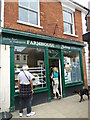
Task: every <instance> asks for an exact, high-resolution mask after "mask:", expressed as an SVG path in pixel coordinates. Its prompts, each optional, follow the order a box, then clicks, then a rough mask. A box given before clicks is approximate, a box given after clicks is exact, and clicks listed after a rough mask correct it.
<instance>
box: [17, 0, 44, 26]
mask: <svg viewBox="0 0 90 120" xmlns="http://www.w3.org/2000/svg"><path fill="white" fill-rule="evenodd" d="M19 7H22V8H24V9H28V10H30V11H34V12H37V14H38V19H37V21H38V23H37V25H36V24H32V23H29V22H24V21H21V20H17V23H20V24H25V25H29V26H33V27H38V28H43V27H42V26H40V1H39V0H38V10H37V11H36V10H34V9H31V8H28V7H25V6H22V5H20V4H19Z"/></svg>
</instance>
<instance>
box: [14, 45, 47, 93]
mask: <svg viewBox="0 0 90 120" xmlns="http://www.w3.org/2000/svg"><path fill="white" fill-rule="evenodd" d="M44 55H45V53H44V49H41V48H28V47H18V46H15V92H18V80H17V75H18V73H19V72H20V71H21V70H22V66H23V65H24V64H27V65H28V66H29V69H28V71H29V72H30V73H32V75H33V76H34V78H33V87H34V89H38V88H43V87H46V71H45V60H44V59H45V56H44Z"/></svg>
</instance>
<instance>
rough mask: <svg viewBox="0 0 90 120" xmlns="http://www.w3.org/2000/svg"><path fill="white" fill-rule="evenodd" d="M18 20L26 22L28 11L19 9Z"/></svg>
mask: <svg viewBox="0 0 90 120" xmlns="http://www.w3.org/2000/svg"><path fill="white" fill-rule="evenodd" d="M19 20H21V21H24V22H28V11H27V10H25V9H23V8H20V7H19Z"/></svg>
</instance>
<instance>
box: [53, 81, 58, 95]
mask: <svg viewBox="0 0 90 120" xmlns="http://www.w3.org/2000/svg"><path fill="white" fill-rule="evenodd" d="M58 85H59V83H58V80H57V81H56V82H55V84H54V85H53V93H54V94H56V92H57V93H58V95H59V96H60V93H59V90H58Z"/></svg>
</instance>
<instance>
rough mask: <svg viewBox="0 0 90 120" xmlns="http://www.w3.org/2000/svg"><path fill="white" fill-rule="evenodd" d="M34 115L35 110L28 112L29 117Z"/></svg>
mask: <svg viewBox="0 0 90 120" xmlns="http://www.w3.org/2000/svg"><path fill="white" fill-rule="evenodd" d="M33 115H35V112H32V111H31V112H30V113H28V114H27V117H30V116H33Z"/></svg>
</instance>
